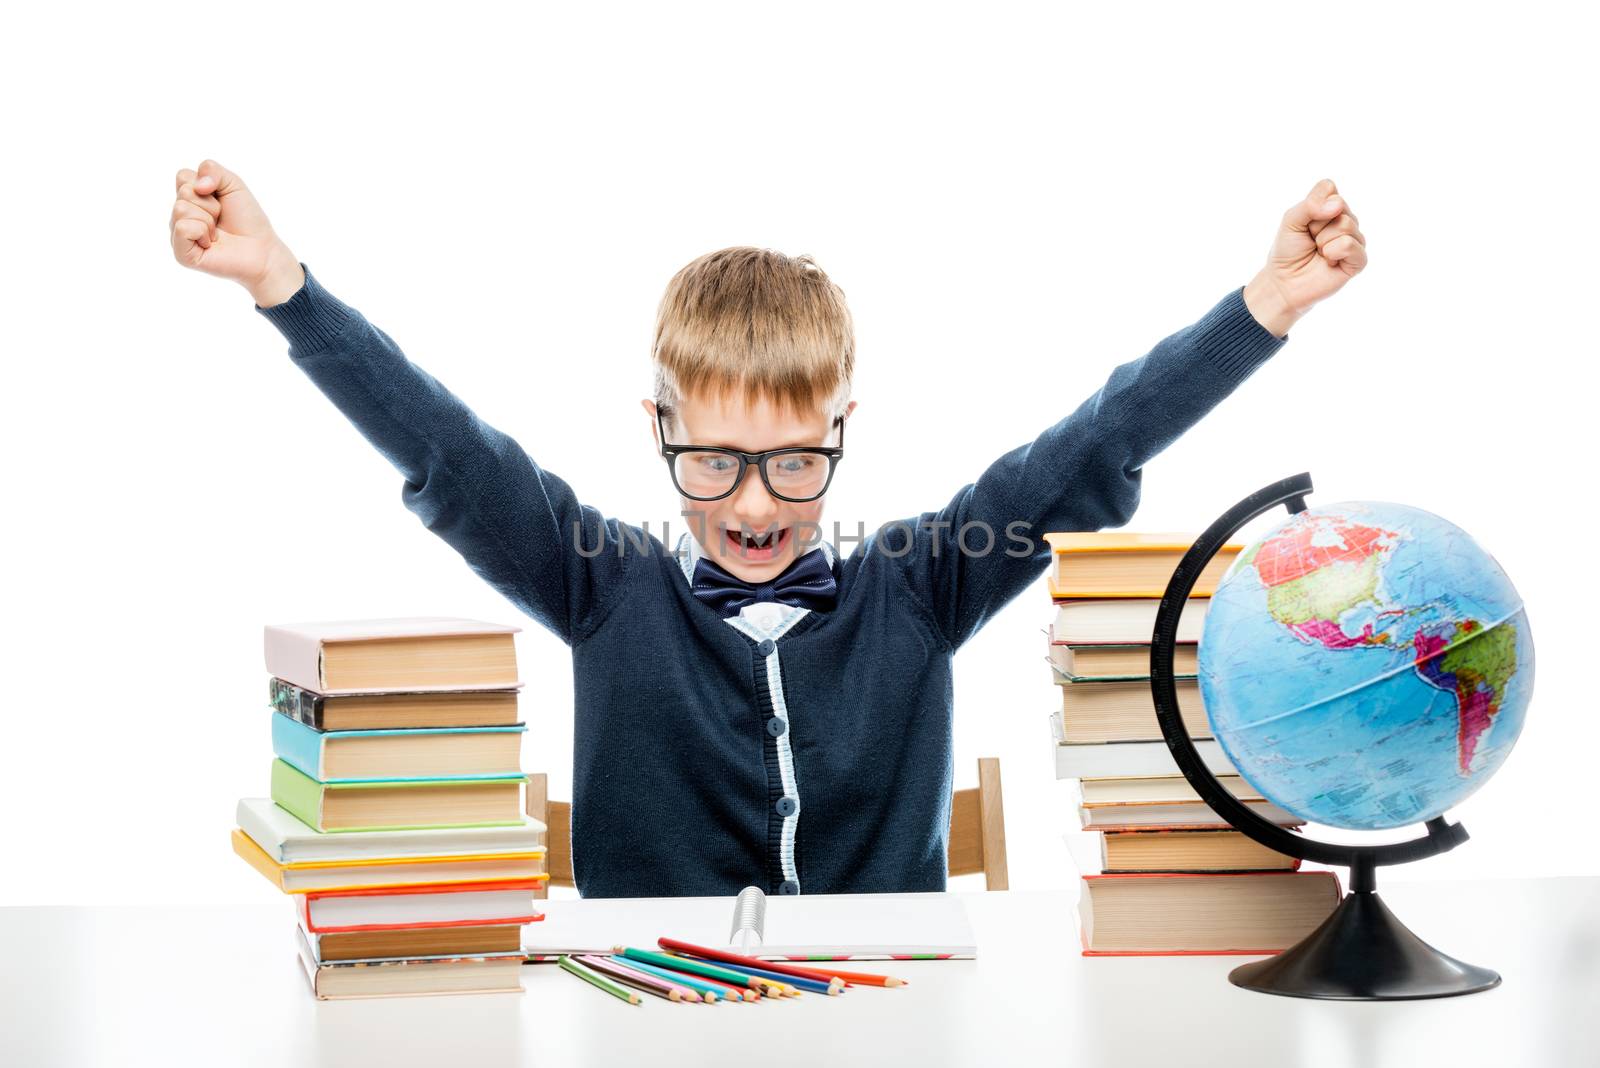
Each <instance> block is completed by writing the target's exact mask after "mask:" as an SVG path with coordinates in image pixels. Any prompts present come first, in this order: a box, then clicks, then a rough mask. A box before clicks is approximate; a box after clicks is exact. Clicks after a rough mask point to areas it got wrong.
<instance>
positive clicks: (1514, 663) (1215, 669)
mask: <svg viewBox="0 0 1600 1068" xmlns="http://www.w3.org/2000/svg"><path fill="white" fill-rule="evenodd" d="M1199 661H1200V663H1199V674H1200V692H1201V698H1202V700H1203V701H1204V704H1205V708H1206V716H1207V718H1208V719H1209V721H1210V724H1211V730H1212V733H1213V735H1214V736H1215V737H1216V739H1217V741H1218V742H1219V743H1221V745H1222V749H1223V751H1224V753H1226V755H1227V757H1228V759H1229V760H1230V761H1231V762H1232V763H1233V765H1234V766H1235V767H1236V768H1237V769H1238V770H1239V772H1240V774H1242V775H1243V776H1244V778H1245V779H1246V780H1247V781H1248V782H1249V783H1250V784H1251V785H1252V786H1254V787H1255V788H1256V789H1257V790H1259V791H1261V793H1262V795H1263V796H1264V797H1266V798H1267V799H1269V800H1271V801H1273V802H1274V803H1276V804H1277V805H1279V806H1281V807H1283V808H1285V809H1287V810H1288V811H1289V812H1291V813H1293V814H1294V815H1296V816H1298V817H1300V818H1302V819H1305V820H1308V821H1311V822H1314V823H1320V824H1325V825H1327V826H1332V827H1341V828H1347V829H1351V830H1383V829H1387V828H1393V827H1402V826H1405V825H1406V824H1410V823H1415V822H1418V821H1422V820H1429V819H1432V818H1434V817H1435V816H1438V815H1440V814H1442V813H1443V812H1445V811H1446V810H1447V809H1449V808H1451V807H1452V806H1454V805H1456V804H1459V803H1460V802H1461V801H1462V800H1463V799H1465V798H1466V797H1468V796H1469V795H1471V794H1472V793H1473V792H1474V791H1475V790H1477V789H1478V788H1479V787H1480V786H1482V785H1483V784H1484V783H1485V782H1486V781H1488V779H1489V777H1490V776H1491V775H1493V774H1494V772H1495V771H1496V770H1497V769H1498V768H1499V767H1500V765H1501V764H1502V763H1503V762H1504V761H1505V759H1506V756H1507V755H1508V754H1509V753H1510V752H1511V748H1512V746H1513V745H1514V744H1515V743H1516V740H1517V735H1518V734H1519V733H1521V731H1522V724H1523V720H1524V718H1525V715H1526V712H1527V708H1528V701H1529V698H1530V697H1531V695H1532V692H1533V637H1532V634H1531V633H1530V631H1529V629H1528V618H1527V614H1526V613H1525V611H1524V610H1523V605H1522V600H1521V598H1520V597H1518V596H1517V591H1516V589H1515V588H1514V587H1513V586H1512V585H1511V581H1510V579H1508V578H1507V577H1506V574H1505V572H1504V571H1503V570H1501V568H1500V565H1499V564H1497V563H1496V562H1495V560H1494V558H1493V557H1491V556H1490V555H1489V554H1488V553H1487V552H1485V551H1484V550H1483V549H1482V548H1481V547H1480V546H1479V545H1478V543H1477V542H1475V541H1474V540H1473V539H1472V538H1471V537H1470V536H1469V535H1468V534H1467V533H1466V532H1465V531H1463V530H1461V529H1460V528H1459V527H1456V526H1454V525H1453V524H1451V523H1449V522H1448V521H1446V520H1444V519H1441V518H1440V517H1438V516H1436V515H1433V514H1431V513H1429V512H1425V511H1422V510H1421V509H1419V508H1411V507H1408V506H1406V505H1401V504H1390V503H1386V502H1367V501H1346V502H1341V503H1339V504H1331V505H1326V506H1323V507H1317V508H1309V509H1307V510H1305V511H1302V512H1299V513H1297V514H1294V515H1292V516H1290V518H1289V519H1288V520H1287V521H1286V522H1284V523H1282V524H1281V525H1279V526H1278V527H1277V528H1276V529H1274V530H1272V531H1271V532H1270V533H1268V534H1266V535H1265V536H1264V537H1262V538H1260V539H1259V540H1257V541H1256V542H1255V543H1253V544H1252V545H1250V546H1249V547H1248V548H1247V549H1246V550H1245V552H1243V553H1242V554H1240V556H1239V557H1238V558H1237V559H1236V560H1235V561H1234V562H1233V564H1232V565H1231V566H1230V567H1229V568H1228V570H1227V572H1226V573H1225V574H1224V575H1223V577H1222V579H1221V581H1220V582H1219V584H1218V586H1217V590H1216V593H1215V594H1214V595H1213V596H1212V598H1211V603H1210V605H1209V608H1208V611H1207V614H1206V621H1205V628H1204V631H1203V632H1202V636H1201V641H1200V650H1199Z"/></svg>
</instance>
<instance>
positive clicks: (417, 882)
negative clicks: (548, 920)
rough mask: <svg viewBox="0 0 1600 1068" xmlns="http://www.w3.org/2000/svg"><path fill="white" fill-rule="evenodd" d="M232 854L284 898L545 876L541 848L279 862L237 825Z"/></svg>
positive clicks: (233, 836)
mask: <svg viewBox="0 0 1600 1068" xmlns="http://www.w3.org/2000/svg"><path fill="white" fill-rule="evenodd" d="M232 841H233V851H234V852H235V853H237V854H238V855H239V857H240V858H241V859H242V860H244V862H245V863H246V864H249V865H250V866H251V867H252V868H254V869H255V870H256V871H258V872H260V873H261V874H262V875H263V876H265V877H266V879H267V881H268V882H270V883H271V884H272V885H273V886H276V887H277V888H278V889H279V890H282V891H283V892H284V893H286V894H304V893H308V892H311V891H317V890H375V889H380V888H383V887H390V886H438V885H442V884H455V883H484V882H500V881H505V880H508V879H538V880H544V879H546V878H548V876H547V875H546V874H545V871H544V850H542V849H541V850H539V851H537V852H533V853H500V854H494V853H490V854H486V855H483V856H458V857H415V858H407V859H405V860H387V859H383V860H372V861H368V862H366V863H361V864H341V863H328V862H327V861H317V862H312V863H309V864H307V863H300V864H282V863H279V862H278V861H276V860H273V859H272V858H271V857H269V856H268V855H267V852H266V850H264V849H262V848H261V846H260V845H259V844H257V842H256V841H255V840H254V839H253V838H251V837H250V836H249V835H248V834H246V833H245V832H244V831H243V830H241V829H240V828H238V827H235V828H234V829H233V834H232Z"/></svg>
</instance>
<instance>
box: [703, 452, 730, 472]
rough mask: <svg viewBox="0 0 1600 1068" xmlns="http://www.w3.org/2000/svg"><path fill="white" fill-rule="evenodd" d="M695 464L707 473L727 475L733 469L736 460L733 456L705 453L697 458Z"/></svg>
mask: <svg viewBox="0 0 1600 1068" xmlns="http://www.w3.org/2000/svg"><path fill="white" fill-rule="evenodd" d="M695 463H696V464H697V465H698V466H700V467H702V468H704V469H705V470H706V471H709V472H713V473H715V474H727V473H728V472H729V471H730V470H732V469H733V466H734V459H733V457H731V456H723V455H722V454H721V453H705V454H703V455H700V456H697V457H695Z"/></svg>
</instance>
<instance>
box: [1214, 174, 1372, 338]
mask: <svg viewBox="0 0 1600 1068" xmlns="http://www.w3.org/2000/svg"><path fill="white" fill-rule="evenodd" d="M1366 265H1367V239H1366V237H1365V236H1363V235H1362V233H1361V229H1360V227H1359V226H1358V225H1357V223H1356V217H1355V216H1354V215H1353V214H1351V212H1350V206H1349V205H1348V204H1346V203H1345V200H1344V198H1343V197H1341V196H1340V195H1339V190H1338V189H1337V188H1336V187H1335V186H1334V184H1333V179H1331V178H1324V179H1323V180H1322V181H1320V182H1318V183H1317V184H1316V185H1314V186H1312V187H1311V192H1309V193H1307V194H1306V198H1305V199H1304V200H1302V201H1300V203H1298V204H1296V205H1294V206H1293V207H1292V208H1290V209H1289V210H1288V211H1286V212H1284V213H1283V222H1282V223H1281V224H1280V225H1279V227H1278V236H1277V237H1276V238H1274V239H1273V242H1272V251H1271V252H1270V253H1268V255H1267V265H1266V266H1265V267H1263V268H1261V270H1260V271H1259V272H1258V273H1257V274H1256V276H1255V278H1253V279H1252V280H1251V281H1250V284H1249V285H1247V286H1245V287H1244V302H1245V305H1246V306H1247V307H1249V309H1250V314H1252V315H1254V316H1255V318H1256V321H1257V322H1259V323H1260V324H1261V325H1262V326H1264V327H1266V328H1267V329H1268V330H1270V331H1271V332H1272V333H1273V334H1274V335H1276V336H1278V337H1282V336H1283V335H1285V334H1287V333H1288V332H1289V327H1290V326H1292V325H1293V324H1294V322H1295V320H1297V319H1299V318H1300V317H1301V316H1302V315H1304V314H1305V313H1306V312H1308V311H1310V310H1311V307H1312V305H1314V304H1316V303H1317V302H1318V301H1320V300H1324V299H1326V298H1327V297H1330V296H1332V295H1333V294H1335V293H1337V292H1338V291H1339V290H1340V289H1341V288H1343V286H1344V284H1345V283H1346V282H1348V281H1350V279H1352V278H1354V277H1355V276H1356V275H1357V274H1359V273H1360V272H1361V269H1362V268H1363V267H1365V266H1366Z"/></svg>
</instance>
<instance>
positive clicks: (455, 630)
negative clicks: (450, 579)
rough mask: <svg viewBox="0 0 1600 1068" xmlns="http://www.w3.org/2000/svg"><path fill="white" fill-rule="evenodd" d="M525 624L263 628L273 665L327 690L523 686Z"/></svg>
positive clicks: (344, 623)
mask: <svg viewBox="0 0 1600 1068" xmlns="http://www.w3.org/2000/svg"><path fill="white" fill-rule="evenodd" d="M521 629H522V628H521V627H515V626H510V625H508V624H504V623H485V622H483V621H482V620H477V619H460V618H457V617H454V616H407V617H404V618H397V619H347V620H327V621H322V622H312V623H281V624H276V625H268V626H267V627H266V628H264V632H263V636H262V642H263V648H264V651H265V653H266V660H267V670H268V671H269V672H271V673H272V674H273V675H274V676H276V677H278V678H280V679H283V680H285V681H287V682H292V683H294V684H295V685H296V686H300V687H304V688H305V689H308V690H314V691H316V692H317V693H321V694H360V693H398V692H406V693H422V692H432V691H437V690H503V689H515V688H517V687H520V686H521V682H520V681H519V680H518V678H517V650H516V641H515V638H514V635H515V634H516V633H517V632H518V631H520V630H521Z"/></svg>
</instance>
